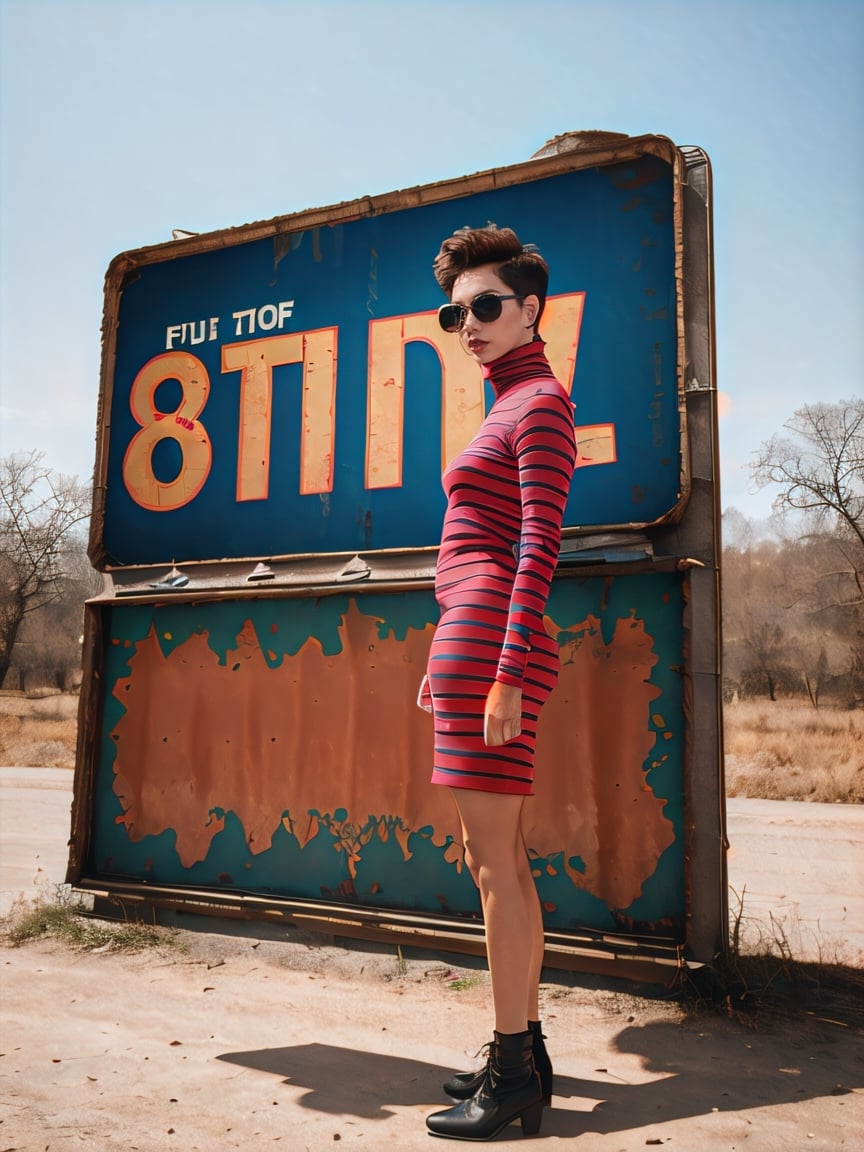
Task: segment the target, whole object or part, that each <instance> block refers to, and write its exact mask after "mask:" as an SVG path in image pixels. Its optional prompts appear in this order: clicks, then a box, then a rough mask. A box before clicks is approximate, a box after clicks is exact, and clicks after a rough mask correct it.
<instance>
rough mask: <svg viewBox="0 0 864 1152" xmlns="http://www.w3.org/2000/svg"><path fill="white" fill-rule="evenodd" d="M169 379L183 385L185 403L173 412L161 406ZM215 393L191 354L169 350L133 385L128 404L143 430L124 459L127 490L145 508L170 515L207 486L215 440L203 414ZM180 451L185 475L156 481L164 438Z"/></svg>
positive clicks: (205, 370)
mask: <svg viewBox="0 0 864 1152" xmlns="http://www.w3.org/2000/svg"><path fill="white" fill-rule="evenodd" d="M165 380H177V381H178V382H179V384H180V389H181V393H182V395H181V399H180V404H179V406H178V407H177V409H176V410H175V411H174V412H160V411H159V410H158V409H157V408H156V389H157V388H158V387H159V385H160V384H162V383H163V381H165ZM209 395H210V377H209V376H208V375H207V369H206V368H205V367H204V365H203V364H202V363H201V361H200V360H199V359H198V358H197V356H191V355H189V353H188V352H164V353H162V354H161V355H159V356H154V357H153V359H152V360H148V362H147V363H146V364H145V365H144V367H143V368H142V369H141V371H140V372H139V373H138V375H137V376H136V377H135V379H134V381H133V383H132V389H131V392H130V394H129V406H130V408H131V409H132V415H133V416H134V417H135V420H136V421H137V423H138V424H140V425H141V428H140V430H139V431H138V432H136V433H135V435H134V436H133V437H132V439H131V441H130V442H129V447H128V448H127V449H126V455H125V456H124V458H123V482H124V483H125V485H126V490H127V491H128V493H129V495H130V496H131V497H132V499H133V500H134V501H135V503H136V504H140V505H141V507H142V508H148V509H150V511H151V512H170V511H171V509H172V508H182V507H183V505H184V504H188V503H189V502H190V500H194V499H195V497H196V496H197V495H198V493H199V492H200V491H201V489H202V487H203V486H204V482H205V480H206V479H207V477H208V475H209V474H210V466H211V464H212V463H213V449H212V447H211V444H210V437H209V436H208V435H207V430H206V429H205V428H204V425H203V424H201V423H200V421H199V420H198V416H199V415H200V414H201V412H202V411H203V409H204V405H205V404H206V403H207V397H208V396H209ZM166 439H168V440H174V441H176V443H177V444H178V445H179V447H180V454H181V464H180V471H179V472H178V473H177V475H176V476H175V478H174V479H173V480H168V481H163V480H159V479H157V477H156V475H155V473H154V471H153V450H154V448H155V447H156V445H157V444H158V443H159V442H160V440H166Z"/></svg>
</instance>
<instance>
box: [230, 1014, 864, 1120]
mask: <svg viewBox="0 0 864 1152" xmlns="http://www.w3.org/2000/svg"><path fill="white" fill-rule="evenodd" d="M703 1024H704V1027H703V1030H699V1031H697V1030H696V1029H693V1030H687V1029H683V1028H682V1026H681V1024H680V1023H668V1022H655V1023H649V1024H647V1025H645V1026H642V1027H632V1028H625V1029H624V1030H623V1031H622V1032H621V1033H620V1034H619V1036H618V1037H617V1040H616V1042H615V1046H616V1047H617V1049H618V1051H619V1052H621V1053H627V1054H632V1055H635V1056H637V1057H639V1059H640V1061H641V1063H642V1066H643V1069H644V1072H645V1073H646V1074H648V1075H651V1074H652V1073H653V1078H652V1079H648V1080H643V1081H641V1082H638V1083H627V1082H624V1081H622V1080H620V1079H617V1078H615V1077H614V1074H612V1073H611V1072H610V1071H609V1070H608V1069H607V1068H605V1067H603V1066H602V1062H601V1066H599V1067H597V1068H596V1069H593V1070H592V1072H593V1073H594V1074H596V1079H595V1078H594V1075H592V1076H590V1077H586V1078H584V1079H582V1078H576V1077H572V1076H564V1075H560V1074H558V1075H556V1077H555V1098H556V1099H557V1100H559V1101H564V1100H567V1101H569V1103H568V1105H567V1107H560V1106H559V1107H557V1108H556V1107H555V1106H554V1101H553V1107H552V1108H551V1109H549V1110H548V1111H547V1112H546V1114H545V1116H544V1120H543V1132H544V1135H547V1136H561V1137H567V1136H572V1137H575V1136H577V1135H581V1134H582V1133H585V1132H596V1133H602V1134H605V1133H612V1132H618V1131H625V1130H630V1129H634V1128H641V1127H644V1126H646V1125H650V1124H657V1123H662V1122H668V1121H672V1120H678V1119H682V1118H685V1117H692V1116H702V1115H709V1114H710V1113H712V1112H725V1111H730V1112H731V1111H734V1112H740V1111H742V1110H744V1109H748V1108H754V1109H756V1108H765V1107H768V1106H771V1105H778V1104H793V1103H797V1102H801V1101H804V1100H808V1099H813V1098H816V1097H825V1096H843V1095H846V1094H848V1093H851V1092H853V1091H855V1090H856V1087H857V1088H859V1089H860V1088H861V1087H862V1085H864V1062H862V1059H861V1057H860V1056H859V1057H858V1059H857V1060H855V1059H853V1058H852V1057H851V1056H850V1052H851V1050H852V1048H851V1045H850V1044H849V1043H848V1040H849V1039H850V1038H849V1037H846V1036H842V1037H837V1038H835V1037H834V1036H832V1035H831V1034H830V1033H829V1034H827V1035H826V1034H824V1033H821V1032H819V1033H814V1034H813V1035H809V1034H808V1035H805V1036H804V1037H803V1038H802V1037H801V1033H800V1032H798V1033H797V1034H796V1033H793V1032H792V1031H791V1030H787V1029H783V1030H778V1031H775V1032H772V1033H771V1034H770V1035H768V1036H760V1035H754V1034H753V1033H752V1032H749V1031H747V1030H745V1029H743V1028H741V1027H739V1026H737V1025H736V1024H735V1023H734V1022H727V1021H719V1022H718V1021H713V1020H706V1021H704V1022H703ZM219 1059H220V1060H224V1061H227V1062H229V1063H232V1064H237V1065H240V1066H242V1067H245V1068H252V1069H255V1070H257V1071H261V1072H269V1073H271V1074H272V1075H274V1076H279V1077H280V1078H281V1079H282V1080H284V1081H285V1082H286V1083H290V1084H291V1085H292V1086H294V1087H296V1088H305V1089H306V1092H305V1094H304V1095H302V1096H301V1097H300V1098H299V1099H298V1100H297V1104H299V1105H300V1106H301V1107H305V1108H312V1109H316V1110H317V1111H319V1112H323V1113H328V1114H333V1115H343V1116H344V1115H353V1116H356V1117H359V1118H363V1119H366V1120H383V1119H386V1118H387V1117H388V1116H391V1115H393V1111H392V1109H395V1108H406V1107H417V1106H426V1105H428V1106H429V1107H430V1108H432V1107H434V1106H435V1105H436V1104H438V1105H440V1106H441V1107H446V1106H447V1097H445V1096H444V1095H443V1093H442V1090H441V1084H442V1081H443V1080H444V1079H445V1078H446V1077H447V1076H449V1075H450V1073H451V1072H452V1071H453V1069H452V1068H442V1067H440V1066H439V1065H436V1064H430V1063H427V1062H425V1061H422V1060H415V1059H411V1058H402V1057H397V1056H392V1055H385V1054H378V1053H374V1052H361V1051H352V1050H348V1049H345V1048H339V1047H336V1046H333V1045H330V1044H319V1043H313V1044H303V1045H298V1046H295V1047H286V1048H269V1049H259V1050H257V1051H248V1052H229V1053H225V1054H224V1055H222V1056H220V1057H219Z"/></svg>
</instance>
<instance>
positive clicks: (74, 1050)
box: [0, 770, 864, 1152]
mask: <svg viewBox="0 0 864 1152" xmlns="http://www.w3.org/2000/svg"><path fill="white" fill-rule="evenodd" d="M30 771H32V770H30ZM39 771H40V779H42V780H43V782H44V786H42V787H40V788H31V787H27V786H26V785H27V781H28V780H30V779H31V777H30V776H29V775H28V776H26V777H24V779H23V783H22V782H21V780H20V779H19V780H18V782H17V784H16V781H15V779H14V775H13V776H12V777H10V776H9V774H8V773H9V770H4V773H3V776H2V783H3V789H2V794H0V887H2V889H3V892H4V895H5V898H6V901H7V906H8V903H9V902H11V898H12V894H13V892H14V890H15V889H16V887H18V890H20V891H27V892H28V893H32V891H33V882H34V880H36V881H37V883H38V884H40V885H41V887H42V888H43V889H44V890H45V891H46V892H48V893H49V894H50V892H51V889H52V885H53V884H54V883H55V882H56V881H57V880H58V879H62V875H63V869H64V868H65V837H66V835H67V830H68V804H69V788H70V786H71V776H70V774H69V773H64V772H63V770H55V772H56V774H52V773H51V772H50V771H49V770H39ZM41 773H46V775H44V776H43V775H41ZM15 797H17V800H16V799H15ZM16 804H17V807H16ZM763 822H764V821H763ZM781 823H782V822H781ZM48 829H52V830H53V832H52V833H51V834H49V835H47V836H46V831H47V830H48ZM742 855H743V854H739V857H738V865H739V866H741V865H743V859H742ZM19 882H20V886H19ZM814 891H815V892H816V894H817V896H818V894H819V893H820V892H821V891H822V887H821V882H820V884H815V883H814ZM783 898H784V899H786V900H796V901H797V895H796V892H795V891H792V890H790V891H788V892H787V893H785V894H784V896H783ZM797 902H798V903H800V901H797ZM190 920H194V918H190ZM847 927H848V925H847ZM241 932H242V934H241ZM178 938H179V940H180V943H181V944H182V947H173V948H170V949H163V950H155V949H151V950H149V951H147V952H144V953H139V954H135V955H123V954H118V953H116V952H113V951H111V950H108V951H97V952H88V953H80V952H73V951H71V950H69V949H67V948H65V947H64V946H61V945H59V944H56V943H49V942H36V943H29V944H25V945H23V946H22V947H20V948H11V947H2V948H0V1011H2V1032H0V1037H2V1040H0V1053H2V1055H0V1152H13V1150H14V1152H19V1150H20V1152H25V1150H26V1152H57V1150H67V1149H87V1150H88V1152H161V1150H163V1149H172V1150H177V1152H199V1150H200V1152H204V1150H205V1149H206V1150H207V1152H223V1150H227V1149H236V1148H244V1149H256V1150H257V1149H264V1148H267V1147H270V1146H273V1145H278V1146H279V1147H283V1148H286V1149H292V1150H294V1149H298V1150H305V1149H309V1150H316V1152H317V1150H321V1149H325V1148H327V1149H332V1148H333V1147H334V1146H335V1145H337V1144H338V1145H339V1146H340V1147H341V1146H347V1147H353V1148H358V1149H379V1148H393V1149H396V1150H399V1152H402V1150H407V1152H410V1150H411V1149H414V1148H424V1149H429V1148H431V1147H437V1146H438V1145H437V1144H433V1143H430V1141H432V1140H434V1138H432V1137H430V1136H429V1135H428V1134H427V1132H426V1128H425V1124H424V1118H425V1116H426V1115H428V1114H429V1112H431V1111H433V1110H435V1109H436V1108H439V1107H443V1106H446V1103H447V1101H446V1099H445V1097H444V1096H443V1095H442V1092H441V1087H440V1086H441V1081H442V1079H443V1078H444V1077H445V1076H446V1075H448V1074H449V1072H450V1071H452V1070H453V1069H454V1068H466V1067H470V1066H471V1062H472V1057H473V1054H474V1052H476V1050H477V1049H478V1048H479V1047H480V1045H481V1044H482V1043H483V1042H484V1041H486V1040H487V1039H488V1038H489V1030H490V1027H491V1021H490V1016H489V995H488V983H487V975H486V973H485V970H484V969H483V967H482V965H477V964H474V963H472V962H471V961H468V960H464V961H463V960H462V959H461V958H459V957H455V958H454V957H452V956H449V957H448V956H443V955H442V954H436V953H421V952H419V951H417V950H407V949H406V950H405V953H404V956H403V957H402V958H401V959H400V957H399V956H397V955H396V954H395V951H394V949H393V947H392V946H383V945H382V946H375V945H371V944H362V943H351V944H346V945H345V946H336V945H334V944H333V943H332V942H328V941H326V940H325V939H324V938H323V937H312V936H304V935H301V934H300V933H298V932H297V931H296V930H291V929H285V928H281V929H276V928H272V927H269V926H264V925H261V926H253V925H243V926H242V927H239V928H229V926H227V925H226V924H225V923H224V922H216V921H199V922H196V923H195V930H192V929H189V928H186V929H183V930H182V931H180V932H179V934H178ZM545 978H546V982H545V983H544V988H543V1015H544V1021H545V1029H546V1032H547V1034H548V1037H549V1039H548V1044H549V1047H550V1051H551V1053H552V1056H553V1060H554V1063H555V1072H556V1084H555V1097H554V1099H553V1106H552V1108H551V1109H548V1110H547V1111H546V1113H545V1115H544V1122H543V1127H542V1129H541V1135H540V1137H539V1138H538V1139H540V1140H543V1141H544V1142H545V1143H546V1144H548V1145H549V1146H550V1147H558V1146H562V1147H563V1146H566V1147H567V1148H568V1149H572V1150H573V1152H636V1150H637V1149H639V1150H643V1149H645V1148H646V1147H647V1146H658V1147H659V1146H662V1147H667V1148H669V1149H670V1150H675V1149H677V1150H678V1152H720V1150H723V1152H737V1150H741V1149H753V1150H754V1152H799V1150H804V1149H820V1150H824V1152H838V1150H841V1149H844V1150H845V1149H855V1150H856V1152H857V1150H859V1149H860V1148H861V1147H862V1141H861V1136H860V1134H861V1132H862V1131H864V1060H862V1044H861V1039H862V1037H861V1035H860V1032H856V1031H855V1029H853V1028H852V1027H850V1026H849V1025H848V1024H846V1023H844V1022H843V1021H842V1020H840V1021H838V1022H831V1021H828V1020H821V1019H818V1018H816V1017H814V1016H813V1015H812V1014H808V1013H807V1012H804V1011H803V1010H802V1013H801V1016H800V1018H797V1019H795V1020H793V1021H786V1022H783V1021H776V1020H775V1021H773V1022H771V1021H763V1022H761V1023H760V1025H759V1026H758V1027H757V1028H754V1027H751V1026H746V1025H745V1024H744V1023H742V1022H740V1021H738V1020H736V1019H732V1018H727V1017H725V1016H722V1015H717V1014H714V1013H710V1012H707V1011H706V1012H705V1013H704V1014H695V1015H694V1014H692V1013H691V1014H690V1015H689V1016H685V1014H684V1013H683V1012H682V1010H681V1009H680V1007H679V1006H678V1005H677V1004H676V1003H675V1002H673V1001H672V1000H670V999H668V998H667V996H666V993H665V992H663V990H661V989H658V988H656V987H652V986H645V985H640V986H634V985H622V984H614V983H612V982H608V981H606V982H604V981H601V980H598V979H592V978H590V977H585V976H578V975H577V976H568V975H566V974H562V973H551V972H547V973H546V974H545ZM522 1139H523V1138H522V1136H521V1134H520V1131H519V1129H518V1128H509V1129H506V1130H505V1132H503V1133H502V1134H501V1136H499V1137H498V1139H497V1140H496V1141H495V1142H494V1143H495V1144H496V1145H501V1146H504V1147H510V1146H512V1147H517V1146H520V1145H521V1142H522Z"/></svg>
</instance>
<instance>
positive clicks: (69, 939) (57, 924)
mask: <svg viewBox="0 0 864 1152" xmlns="http://www.w3.org/2000/svg"><path fill="white" fill-rule="evenodd" d="M42 939H51V940H59V941H61V942H62V943H64V944H66V945H68V946H69V947H70V948H74V949H77V950H80V951H86V952H109V951H118V952H140V951H142V950H143V949H145V948H163V949H164V948H170V947H181V946H182V945H181V942H180V937H179V935H178V934H177V933H176V932H173V931H171V930H170V929H167V928H160V927H157V926H156V925H155V924H144V923H142V922H140V921H137V920H123V921H103V920H99V919H95V918H93V917H91V916H89V915H88V908H87V906H86V903H85V901H84V900H83V899H82V897H81V895H80V894H78V893H75V892H73V891H72V890H71V889H70V888H69V887H68V886H67V885H65V884H59V885H56V886H55V889H54V891H53V893H45V892H42V893H40V894H39V895H38V896H37V898H36V899H35V900H33V901H28V900H23V899H22V900H18V901H16V903H15V904H13V906H12V908H11V910H10V912H9V915H8V916H6V917H3V918H2V919H0V940H3V941H4V942H5V943H7V944H9V945H10V946H12V947H13V948H18V947H20V946H21V945H22V944H26V943H28V941H30V940H42Z"/></svg>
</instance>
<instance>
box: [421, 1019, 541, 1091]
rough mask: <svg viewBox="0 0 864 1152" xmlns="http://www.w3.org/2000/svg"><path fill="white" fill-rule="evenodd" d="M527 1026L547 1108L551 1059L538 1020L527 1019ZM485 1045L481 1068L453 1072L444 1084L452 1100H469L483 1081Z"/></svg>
mask: <svg viewBox="0 0 864 1152" xmlns="http://www.w3.org/2000/svg"><path fill="white" fill-rule="evenodd" d="M528 1028H529V1030H530V1031H531V1034H532V1036H533V1041H534V1042H533V1051H534V1067H535V1068H536V1069H537V1074H538V1075H539V1077H540V1086H541V1087H542V1089H543V1103H544V1104H545V1105H546V1107H547V1108H548V1107H549V1105H550V1104H551V1103H552V1061H551V1060H550V1059H549V1053H548V1052H547V1051H546V1045H545V1044H544V1043H543V1041H544V1040H545V1039H546V1037H545V1036H544V1035H543V1029H542V1027H541V1024H540V1021H539V1020H529V1021H528ZM490 1047H491V1046H490V1045H488V1044H487V1045H486V1063H485V1064H484V1065H483V1067H482V1068H480V1069H478V1070H477V1071H476V1072H454V1073H453V1075H452V1076H451V1077H450V1079H449V1080H448V1081H447V1082H446V1083H445V1084H444V1091H445V1092H446V1093H447V1095H448V1096H452V1097H453V1099H454V1100H469V1099H470V1098H471V1097H472V1096H473V1095H474V1093H475V1092H476V1091H477V1089H478V1088H479V1087H480V1085H481V1084H482V1083H483V1077H484V1076H485V1075H486V1069H487V1068H488V1066H489V1048H490Z"/></svg>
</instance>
